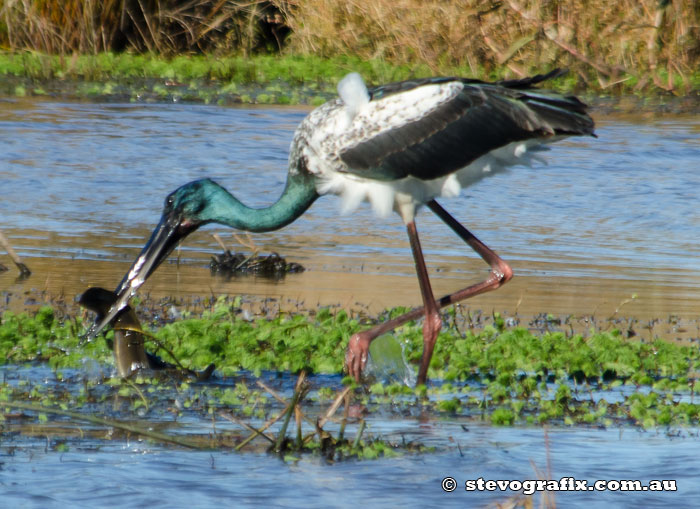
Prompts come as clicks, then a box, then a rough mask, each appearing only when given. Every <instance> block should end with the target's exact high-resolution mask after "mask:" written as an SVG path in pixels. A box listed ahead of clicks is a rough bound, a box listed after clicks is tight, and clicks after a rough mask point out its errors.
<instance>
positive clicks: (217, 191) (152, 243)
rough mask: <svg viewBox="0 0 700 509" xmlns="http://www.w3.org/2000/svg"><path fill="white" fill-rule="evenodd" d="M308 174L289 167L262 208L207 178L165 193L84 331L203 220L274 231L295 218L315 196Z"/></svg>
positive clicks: (118, 306)
mask: <svg viewBox="0 0 700 509" xmlns="http://www.w3.org/2000/svg"><path fill="white" fill-rule="evenodd" d="M318 196H319V195H318V192H317V191H316V186H315V181H314V177H313V176H312V175H310V174H308V173H306V172H300V171H290V173H289V175H288V177H287V185H286V186H285V188H284V191H282V195H281V196H280V197H279V199H278V200H277V201H276V202H275V203H273V204H272V205H270V206H269V207H263V208H259V209H256V208H252V207H248V206H247V205H244V204H243V203H241V202H240V200H238V199H237V198H236V197H234V196H233V195H232V194H231V193H229V192H228V191H227V190H226V189H224V188H223V187H221V186H220V185H219V184H217V183H216V182H214V181H213V180H209V179H203V180H195V181H194V182H190V183H189V184H185V185H184V186H182V187H180V188H178V189H177V190H175V191H174V192H173V193H171V194H170V195H168V197H167V198H166V200H165V207H164V210H163V216H162V217H161V219H160V223H158V226H156V228H155V230H154V231H153V234H152V235H151V238H150V239H149V240H148V242H147V243H146V245H145V246H144V248H143V249H142V250H141V254H140V255H139V256H138V258H136V261H135V262H134V263H133V265H132V266H131V269H129V272H127V274H126V275H125V276H124V279H122V282H121V283H120V284H119V286H118V287H117V289H116V292H115V293H116V294H117V295H118V296H119V298H118V299H117V301H116V302H115V303H114V304H113V305H112V307H111V308H110V310H109V312H108V313H106V314H105V315H104V317H103V318H102V319H101V320H100V321H99V323H95V324H94V325H93V326H92V328H91V329H90V331H89V332H88V335H87V337H88V339H91V338H92V337H94V336H95V335H96V334H97V333H98V332H99V331H100V330H101V329H102V328H103V327H104V326H105V325H107V324H108V323H110V322H111V321H112V319H114V318H115V317H116V316H117V315H118V314H119V312H120V311H121V310H122V309H124V308H125V307H126V305H127V304H128V302H129V299H130V298H131V297H132V296H133V295H134V294H135V293H136V290H138V288H139V287H140V286H141V285H142V284H143V283H144V282H145V281H146V279H148V277H149V276H150V275H151V274H152V273H153V271H154V270H156V268H157V267H158V266H159V265H160V264H161V263H162V262H163V260H165V259H166V258H167V257H168V255H169V254H170V253H171V252H172V250H173V249H174V248H175V246H177V244H178V243H179V242H180V241H181V240H182V239H183V238H185V237H186V236H187V235H189V234H190V233H192V232H193V231H195V230H196V229H197V228H199V227H200V226H202V225H204V224H207V223H219V224H223V225H227V226H231V227H233V228H237V229H240V230H247V231H251V232H265V231H271V230H277V229H279V228H282V227H283V226H286V225H288V224H289V223H291V222H292V221H294V220H295V219H296V218H298V217H299V216H301V215H302V214H303V213H304V212H305V211H306V209H308V208H309V207H310V206H311V204H312V203H313V202H314V201H315V200H316V199H317V198H318Z"/></svg>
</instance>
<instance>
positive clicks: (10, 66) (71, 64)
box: [0, 52, 700, 113]
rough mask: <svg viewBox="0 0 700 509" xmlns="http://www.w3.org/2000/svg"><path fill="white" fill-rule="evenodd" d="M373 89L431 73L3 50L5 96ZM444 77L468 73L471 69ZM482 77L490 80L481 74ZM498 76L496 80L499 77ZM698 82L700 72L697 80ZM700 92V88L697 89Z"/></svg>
mask: <svg viewBox="0 0 700 509" xmlns="http://www.w3.org/2000/svg"><path fill="white" fill-rule="evenodd" d="M352 71H356V72H359V73H361V74H362V76H363V77H364V78H365V80H366V81H367V83H368V84H369V85H376V84H381V83H388V82H391V81H398V80H404V79H410V78H413V77H417V76H426V75H430V74H431V71H430V69H429V67H428V66H427V65H424V64H414V65H395V64H390V63H388V62H387V61H386V60H384V59H370V60H364V59H361V58H359V57H354V56H338V57H332V58H323V57H319V56H279V55H254V56H249V57H243V56H222V57H215V56H213V55H180V56H173V57H163V56H160V55H155V54H131V53H100V54H97V55H78V54H74V55H71V56H61V55H46V54H41V53H36V52H19V53H16V52H0V96H10V97H13V96H14V97H25V96H40V97H53V98H60V99H68V100H92V101H108V102H115V101H116V102H180V101H184V102H197V103H207V104H222V105H224V104H237V103H242V104H308V105H314V106H316V105H319V104H321V103H323V102H325V101H327V100H328V99H330V98H333V97H336V96H337V91H336V84H337V83H338V81H339V80H340V79H341V78H342V77H343V76H344V75H345V74H347V73H348V72H352ZM447 74H454V75H468V74H469V71H468V69H452V72H448V73H447ZM482 77H483V78H488V79H490V77H486V76H482ZM494 78H495V77H494ZM693 80H694V82H697V83H700V71H698V72H697V73H696V74H695V75H694V77H693ZM547 87H548V88H552V89H555V90H559V91H561V92H572V93H576V94H579V95H581V96H582V97H583V98H584V99H585V100H586V101H587V102H588V103H590V104H591V105H592V106H593V107H594V108H597V109H598V110H599V111H603V112H605V111H622V112H638V111H640V110H644V111H649V112H669V113H689V112H695V111H699V110H700V94H698V93H689V94H688V95H682V96H677V95H674V94H669V93H665V92H664V93H651V92H648V91H647V92H641V91H639V90H635V89H634V88H633V87H631V86H623V85H621V87H622V88H620V89H619V90H618V92H620V93H619V94H616V95H611V94H610V93H609V92H610V91H598V92H595V91H593V90H589V89H587V88H586V87H585V83H584V82H583V81H581V80H580V79H579V78H578V77H577V76H576V75H575V74H574V73H569V74H568V75H566V76H563V77H561V78H558V79H555V80H551V81H549V82H547ZM698 90H700V85H699V86H698Z"/></svg>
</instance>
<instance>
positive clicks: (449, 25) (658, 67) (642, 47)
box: [0, 0, 700, 95]
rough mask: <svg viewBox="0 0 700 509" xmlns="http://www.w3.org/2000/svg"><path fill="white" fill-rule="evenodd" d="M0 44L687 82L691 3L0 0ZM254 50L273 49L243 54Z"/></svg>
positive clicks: (180, 66)
mask: <svg viewBox="0 0 700 509" xmlns="http://www.w3.org/2000/svg"><path fill="white" fill-rule="evenodd" d="M0 47H3V48H7V50H8V51H9V52H10V54H11V55H10V56H8V55H5V56H4V57H3V58H4V60H7V59H13V60H14V63H12V64H11V65H10V64H7V62H5V64H4V65H3V68H7V67H8V66H9V67H12V69H13V70H12V71H11V72H12V73H13V74H22V75H23V76H25V77H37V76H39V77H41V78H42V79H47V78H50V77H51V76H58V77H61V76H68V77H70V76H75V77H77V78H78V79H97V80H102V81H104V80H109V79H111V80H115V79H120V77H129V76H132V75H133V74H134V73H135V74H138V75H140V76H142V77H147V78H160V77H164V74H165V75H167V77H168V78H173V77H178V78H181V79H192V75H193V73H194V74H197V77H198V78H202V77H203V76H204V75H209V76H210V77H212V78H215V79H223V80H229V81H230V80H235V82H236V83H238V82H240V80H260V79H261V77H262V76H266V78H265V79H267V80H273V79H283V80H285V81H289V82H294V81H295V80H303V81H308V80H309V79H321V80H324V81H327V80H329V79H331V81H332V80H335V79H337V78H338V76H339V75H341V74H342V72H346V71H347V70H350V69H352V70H358V71H359V72H361V73H362V74H363V75H365V77H366V79H367V80H368V81H370V82H372V83H380V82H386V81H391V80H392V79H398V78H408V77H413V76H425V75H429V74H446V75H455V74H456V75H465V76H470V77H474V78H480V79H486V80H491V79H498V78H503V77H516V76H523V75H526V74H533V73H537V72H542V71H544V70H549V69H551V68H553V67H568V68H570V69H571V71H572V73H571V77H570V78H569V82H568V84H567V85H566V86H565V88H566V89H567V90H572V89H574V85H573V83H577V84H578V85H577V86H578V88H579V89H580V88H586V89H587V90H590V91H592V92H595V93H605V94H613V95H614V94H627V93H645V94H648V93H651V92H656V93H658V92H663V93H668V92H672V93H674V94H679V95H685V94H690V93H693V92H695V93H697V90H699V89H700V4H698V3H697V2H695V1H693V0H642V1H637V0H621V1H619V2H615V3H612V4H611V3H609V2H605V1H604V0H594V1H592V2H583V1H572V2H550V1H547V0H527V1H525V0H507V1H503V2H501V1H486V0H469V1H467V2H464V1H458V0H448V1H444V0H439V1H438V0H430V1H427V2H424V1H421V0H399V1H395V0H377V1H375V2H359V1H355V0H351V1H348V2H334V1H331V0H253V1H252V2H238V1H233V0H229V1H223V2H213V1H209V0H198V1H196V2H186V3H182V2H175V1H174V0H153V1H151V2H137V1H130V0H127V1H124V2H114V1H109V2H85V1H84V0H70V1H67V2H56V1H39V0H15V1H12V2H10V1H7V0H4V1H3V0H0ZM27 50H29V51H30V53H24V52H25V51H27ZM35 52H39V53H35ZM115 52H116V53H120V54H124V56H123V57H122V56H119V57H117V56H114V55H113V53H115ZM127 54H135V55H141V56H129V55H127ZM41 55H60V57H47V56H41ZM74 55H94V57H85V56H74ZM144 55H146V56H144ZM148 55H158V56H159V58H157V59H156V58H154V57H152V56H148ZM178 55H188V56H187V57H178ZM193 55H199V57H198V58H194V57H193ZM231 55H239V56H238V57H233V58H232V57H231ZM253 55H273V57H271V58H272V60H277V57H279V56H285V58H281V59H280V62H282V63H281V64H279V65H277V64H274V65H273V64H266V63H263V61H261V60H260V59H259V58H254V59H252V61H253V63H251V64H246V63H244V61H246V60H248V59H249V58H250V57H251V56H253ZM290 55H299V57H292V56H290ZM54 58H56V60H54ZM262 58H263V60H264V57H262ZM156 60H160V63H156ZM219 61H220V63H219ZM37 62H38V63H37ZM56 62H58V63H56ZM186 62H187V63H186ZM290 62H294V63H295V64H294V65H290ZM299 62H307V63H305V64H303V65H302V64H300V63H299ZM337 62H342V63H344V64H346V65H345V66H344V69H343V71H340V70H339V69H334V70H331V71H329V70H328V68H332V67H336V63H337ZM17 66H20V68H19V69H18V68H17ZM273 68H274V71H275V72H271V71H272V69H273ZM168 69H169V70H168ZM6 73H7V71H5V72H4V73H3V74H5V75H7V74H6ZM232 75H233V77H232Z"/></svg>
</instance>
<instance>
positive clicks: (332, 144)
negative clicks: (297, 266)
mask: <svg viewBox="0 0 700 509" xmlns="http://www.w3.org/2000/svg"><path fill="white" fill-rule="evenodd" d="M561 74H562V71H560V70H555V71H552V72H550V73H548V74H546V75H537V76H534V77H531V78H525V79H520V80H509V81H499V82H495V83H486V82H483V81H478V80H472V79H465V78H427V79H416V80H410V81H402V82H398V83H391V84H388V85H383V86H379V87H375V88H370V89H368V88H367V87H366V86H365V84H364V82H363V81H362V78H361V77H360V75H359V74H357V73H352V74H349V75H347V76H346V77H345V78H343V79H342V80H341V81H340V83H339V84H338V92H339V96H340V97H338V98H337V99H335V100H332V101H329V102H327V103H325V104H323V105H321V106H319V107H318V108H316V109H315V110H313V111H312V112H311V113H310V114H309V115H308V116H307V117H306V118H305V119H304V120H303V121H302V122H301V124H300V125H299V127H298V128H297V130H296V133H295V135H294V139H293V141H292V144H291V148H290V155H289V174H288V177H287V184H286V187H285V188H284V191H283V192H282V195H281V196H280V198H279V200H277V202H275V203H274V204H272V205H271V206H269V207H266V208H261V209H254V208H250V207H247V206H246V205H244V204H242V203H241V202H240V201H239V200H238V199H236V198H235V197H233V196H232V195H231V194H230V193H229V192H228V191H227V190H225V189H224V188H223V187H221V186H219V185H218V184H216V183H215V182H213V181H211V180H209V179H204V180H197V181H194V182H190V183H189V184H185V185H184V186H182V187H180V188H179V189H177V190H176V191H174V192H173V193H171V194H170V195H169V196H168V197H167V198H166V200H165V207H164V210H163V215H162V218H161V220H160V223H159V224H158V226H157V227H156V228H155V230H154V232H153V234H152V235H151V237H150V239H149V240H148V242H147V244H146V245H145V247H144V248H143V250H142V252H141V254H140V255H139V256H138V258H137V259H136V261H135V262H134V264H133V265H132V267H131V269H130V270H129V272H128V273H127V274H126V275H125V276H124V279H123V280H122V282H121V283H120V284H119V286H118V287H117V290H116V293H117V294H118V295H119V299H118V300H117V302H116V303H115V305H114V306H113V307H112V308H111V310H110V312H109V313H107V314H106V315H105V316H104V317H102V319H101V320H100V321H99V322H97V323H95V324H94V325H93V327H92V329H91V330H90V332H89V334H88V337H94V335H95V334H97V333H98V332H99V331H100V330H101V329H102V328H103V327H104V326H105V325H106V324H108V323H109V322H110V321H111V320H112V319H113V318H114V317H115V315H116V314H117V313H118V312H119V311H120V310H122V309H123V308H124V307H125V306H126V305H127V303H128V300H129V298H130V297H131V296H132V295H133V294H134V293H135V292H136V290H137V289H138V288H139V287H140V286H141V285H142V284H143V283H144V281H145V280H146V279H147V278H148V277H149V276H150V275H151V273H153V271H154V270H155V269H156V267H158V265H159V264H160V263H161V262H162V261H163V260H164V259H165V258H166V257H167V256H168V254H169V253H170V252H171V251H172V250H173V248H174V247H175V246H176V245H177V244H178V243H179V242H180V241H181V240H182V239H183V238H184V237H186V236H187V235H189V234H190V233H192V232H193V231H194V230H196V229H197V228H199V227H200V226H202V225H204V224H207V223H220V224H224V225H228V226H231V227H233V228H237V229H241V230H247V231H253V232H263V231H271V230H276V229H279V228H282V227H283V226H285V225H287V224H289V223H291V222H292V221H294V220H295V219H297V218H298V217H299V216H301V215H302V214H303V213H304V212H305V211H306V210H307V209H308V208H309V206H310V205H311V204H312V203H313V202H314V201H315V200H316V199H317V198H318V197H319V196H321V195H324V194H334V195H338V196H340V197H341V201H342V209H343V211H344V212H349V211H351V210H353V209H354V208H355V207H356V206H357V205H359V204H360V203H361V202H363V201H368V202H369V203H370V204H371V206H372V208H373V209H374V211H375V212H376V213H377V214H378V215H379V216H386V215H388V214H389V213H390V212H391V211H395V212H397V213H398V214H399V215H400V216H401V219H402V220H403V222H404V223H405V225H406V229H407V231H408V238H409V241H410V245H411V250H412V252H413V258H414V260H415V264H416V271H417V274H418V281H419V284H420V290H421V295H422V297H423V306H422V307H419V308H416V309H414V310H413V311H411V312H409V313H406V314H405V315H403V316H400V317H398V318H394V319H392V320H389V321H387V322H385V323H382V324H380V325H378V326H376V327H374V328H371V329H369V330H366V331H363V332H359V333H357V334H355V335H353V336H352V337H351V338H350V341H349V345H348V349H347V354H346V367H347V369H348V372H349V373H350V374H351V375H352V376H354V377H355V378H357V379H359V377H360V374H361V372H362V370H363V369H364V367H365V364H366V362H367V356H368V352H369V345H370V343H371V342H372V340H373V339H374V338H376V337H378V336H379V335H381V334H383V333H385V332H388V331H390V330H392V329H394V328H395V327H397V326H399V325H401V324H403V323H405V322H407V321H409V320H413V319H416V318H420V317H421V316H425V323H424V325H423V355H422V358H421V362H420V368H419V372H418V383H425V381H426V377H427V373H428V366H429V363H430V359H431V356H432V352H433V348H434V346H435V341H436V339H437V335H438V332H439V331H440V328H441V323H442V320H441V318H440V314H439V309H440V308H442V307H445V306H447V305H450V304H452V303H455V302H458V301H460V300H463V299H466V298H469V297H472V296H474V295H477V294H480V293H482V292H485V291H488V290H493V289H496V288H498V287H500V286H501V285H503V284H504V283H505V282H507V281H508V280H509V279H510V278H511V277H512V275H513V271H512V270H511V268H510V267H509V266H508V264H507V263H506V262H504V261H503V260H502V259H501V258H500V257H499V256H498V255H497V254H496V253H494V252H493V251H492V250H491V249H489V248H488V247H487V246H486V245H484V244H483V243H482V242H480V241H479V240H478V239H477V238H476V237H475V236H474V235H472V234H471V233H470V232H469V231H468V230H467V229H466V228H464V227H463V226H462V225H461V224H460V223H459V222H457V220H455V219H454V218H453V217H452V216H451V215H450V214H449V213H448V212H447V211H446V210H445V209H443V208H442V207H441V206H440V205H439V204H438V203H437V201H435V200H436V198H440V197H453V196H456V195H458V194H459V192H460V190H461V189H462V188H463V187H466V186H468V185H470V184H473V183H474V182H476V181H478V180H480V179H482V178H484V177H486V176H488V175H493V174H494V173H496V172H499V171H502V170H504V169H505V168H507V167H508V166H511V165H514V164H530V163H531V162H532V161H533V160H535V159H537V156H538V152H539V151H541V150H542V149H543V147H544V146H545V145H546V144H548V143H551V142H553V141H556V140H559V139H562V138H564V137H567V136H574V135H593V136H594V134H593V127H594V125H593V120H592V119H591V117H590V116H589V115H588V114H587V112H586V105H585V104H583V103H582V102H581V101H579V100H578V99H577V98H576V97H573V96H564V95H561V94H558V93H555V92H551V91H545V90H540V89H536V88H534V85H536V84H538V83H540V82H542V81H544V80H546V79H549V78H553V77H555V76H559V75H561ZM423 205H427V206H428V208H429V209H430V210H432V211H433V212H434V213H435V214H437V216H438V217H439V218H440V219H442V220H443V221H444V222H445V223H446V224H447V225H448V226H449V227H450V228H452V230H454V231H455V233H456V234H457V235H458V236H460V237H461V238H462V239H463V240H464V241H465V242H466V243H467V244H468V245H469V246H470V247H471V248H472V249H474V250H475V251H476V252H477V253H478V254H479V256H481V258H483V259H484V261H486V263H488V264H489V265H490V266H491V273H490V275H489V277H488V278H486V279H485V280H484V281H482V282H480V283H477V284H473V285H471V286H468V287H466V288H464V289H462V290H460V291H458V292H455V293H453V294H451V295H447V296H445V297H442V298H440V299H436V298H435V297H434V295H433V292H432V289H431V286H430V279H429V277H428V271H427V269H426V267H425V261H424V259H423V254H422V252H421V247H420V242H419V239H418V233H417V231H416V224H415V215H416V211H417V210H418V209H419V208H420V207H421V206H423Z"/></svg>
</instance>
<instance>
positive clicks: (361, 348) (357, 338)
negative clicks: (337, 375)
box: [345, 331, 373, 382]
mask: <svg viewBox="0 0 700 509" xmlns="http://www.w3.org/2000/svg"><path fill="white" fill-rule="evenodd" d="M367 332H368V331H365V332H358V333H356V334H353V335H352V337H351V338H350V342H349V343H348V350H347V352H346V353H345V369H346V370H347V372H348V374H349V375H350V376H351V377H353V378H354V379H355V380H357V381H358V382H359V381H360V376H361V375H362V371H363V370H364V369H365V366H366V365H367V359H368V358H369V344H370V343H371V342H372V339H373V337H372V336H371V335H370V334H368V333H367Z"/></svg>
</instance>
